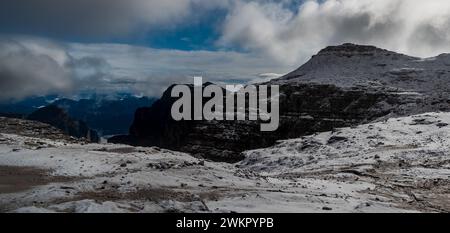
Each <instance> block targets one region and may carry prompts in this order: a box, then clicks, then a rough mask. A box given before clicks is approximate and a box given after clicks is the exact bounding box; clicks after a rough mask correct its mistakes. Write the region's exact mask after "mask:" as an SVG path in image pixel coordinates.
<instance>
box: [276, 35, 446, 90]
mask: <svg viewBox="0 0 450 233" xmlns="http://www.w3.org/2000/svg"><path fill="white" fill-rule="evenodd" d="M271 83H272V84H287V83H291V84H292V83H317V84H332V85H335V86H338V87H363V88H372V89H373V88H376V89H378V90H385V91H390V92H419V93H430V92H449V91H450V57H449V56H448V55H446V54H442V55H439V56H437V57H432V58H417V57H412V56H408V55H404V54H400V53H396V52H392V51H388V50H385V49H380V48H377V47H374V46H366V45H356V44H349V43H347V44H343V45H339V46H329V47H327V48H325V49H323V50H321V51H320V52H319V53H318V54H317V55H314V56H313V57H312V58H311V59H310V60H309V61H308V62H307V63H305V64H304V65H302V66H300V67H299V68H298V69H296V70H295V71H293V72H291V73H289V74H287V75H285V76H283V77H281V78H279V79H275V80H272V81H271Z"/></svg>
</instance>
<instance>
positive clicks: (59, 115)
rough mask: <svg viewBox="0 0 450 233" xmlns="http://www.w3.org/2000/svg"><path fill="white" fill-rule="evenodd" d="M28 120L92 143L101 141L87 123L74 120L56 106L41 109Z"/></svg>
mask: <svg viewBox="0 0 450 233" xmlns="http://www.w3.org/2000/svg"><path fill="white" fill-rule="evenodd" d="M27 119H28V120H33V121H38V122H42V123H46V124H49V125H51V126H53V127H55V128H58V129H60V130H62V131H63V132H64V133H66V134H67V135H70V136H73V137H76V138H85V139H86V140H88V141H90V142H98V141H99V137H98V135H97V133H96V132H95V131H94V130H91V129H89V127H88V126H87V125H86V123H84V122H82V121H78V120H75V119H72V118H71V117H69V116H68V115H67V113H66V112H64V110H62V109H61V108H59V107H57V106H55V105H49V106H47V107H43V108H40V109H38V110H36V111H35V112H33V113H32V114H30V115H29V116H28V117H27Z"/></svg>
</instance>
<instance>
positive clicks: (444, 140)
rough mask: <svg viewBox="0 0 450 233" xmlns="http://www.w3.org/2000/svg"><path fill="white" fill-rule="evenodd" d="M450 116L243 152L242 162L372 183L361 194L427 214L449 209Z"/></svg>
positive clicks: (281, 173)
mask: <svg viewBox="0 0 450 233" xmlns="http://www.w3.org/2000/svg"><path fill="white" fill-rule="evenodd" d="M449 124H450V113H427V114H422V115H416V116H411V117H405V118H393V119H389V120H387V121H384V122H379V123H374V124H368V125H361V126H358V127H354V128H343V129H337V130H335V131H334V132H325V133H320V134H316V135H312V136H308V137H303V138H300V139H295V140H287V141H282V142H280V143H279V144H278V145H276V146H274V147H271V148H267V149H260V150H254V151H248V152H246V159H245V160H244V161H242V162H241V163H240V167H245V168H247V169H250V170H251V171H253V172H257V173H259V174H260V175H266V176H270V177H277V178H280V179H292V180H297V179H305V178H314V179H324V180H337V181H347V182H348V181H351V180H354V181H355V182H363V183H370V184H371V185H372V187H371V188H369V189H367V190H366V191H365V192H366V193H367V194H371V195H374V197H375V196H377V198H378V199H380V196H381V197H382V199H383V200H390V201H393V202H397V203H398V204H399V205H402V206H409V207H414V208H418V209H425V210H430V211H445V212H448V211H450V127H449Z"/></svg>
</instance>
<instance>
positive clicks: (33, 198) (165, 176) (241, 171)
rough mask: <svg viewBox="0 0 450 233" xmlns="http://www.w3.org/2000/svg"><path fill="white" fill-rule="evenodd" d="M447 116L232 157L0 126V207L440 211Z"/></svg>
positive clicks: (447, 163)
mask: <svg viewBox="0 0 450 233" xmlns="http://www.w3.org/2000/svg"><path fill="white" fill-rule="evenodd" d="M449 124H450V113H427V114H422V115H416V116H411V117H404V118H395V119H389V120H387V121H384V122H377V123H373V124H367V125H361V126H358V127H353V128H342V129H336V130H335V131H333V132H325V133H317V134H315V135H312V136H307V137H303V138H299V139H292V140H286V141H281V142H279V143H278V144H277V145H275V146H273V147H270V148H266V149H259V150H254V151H247V152H244V154H245V155H246V159H245V160H243V161H241V162H239V163H237V164H227V163H215V162H209V161H203V160H202V159H198V158H194V157H192V156H190V155H188V154H185V153H180V152H173V151H169V150H164V149H159V148H155V147H151V148H143V147H130V146H124V145H112V144H84V143H76V142H71V143H69V142H65V141H62V140H61V141H58V140H48V139H42V138H34V137H26V136H19V135H15V134H0V167H1V168H3V170H4V171H8V172H4V173H5V174H2V175H3V179H2V178H0V211H1V212H81V213H85V212H232V211H233V212H268V211H270V212H448V211H450V191H449V190H450V156H449V152H450V149H449V148H450V137H449V136H450V127H449ZM37 145H38V146H37ZM30 174H33V176H31V177H32V178H29V177H28V176H30ZM36 174H37V175H36ZM23 177H28V178H27V179H24V178H23ZM13 179H16V180H17V182H18V183H15V184H11V182H9V181H10V180H13ZM18 187H19V188H18Z"/></svg>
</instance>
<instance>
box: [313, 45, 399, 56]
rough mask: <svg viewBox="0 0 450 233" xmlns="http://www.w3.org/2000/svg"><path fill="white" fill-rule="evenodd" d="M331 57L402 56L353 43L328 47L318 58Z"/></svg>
mask: <svg viewBox="0 0 450 233" xmlns="http://www.w3.org/2000/svg"><path fill="white" fill-rule="evenodd" d="M330 55H334V56H338V57H349V58H350V57H353V56H366V57H372V56H376V55H384V56H394V55H401V54H398V53H395V52H391V51H388V50H385V49H380V48H377V47H375V46H371V45H358V44H352V43H345V44H342V45H337V46H328V47H326V48H324V49H322V50H321V51H320V52H319V53H318V54H317V55H316V56H330ZM316 56H314V57H316Z"/></svg>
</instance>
